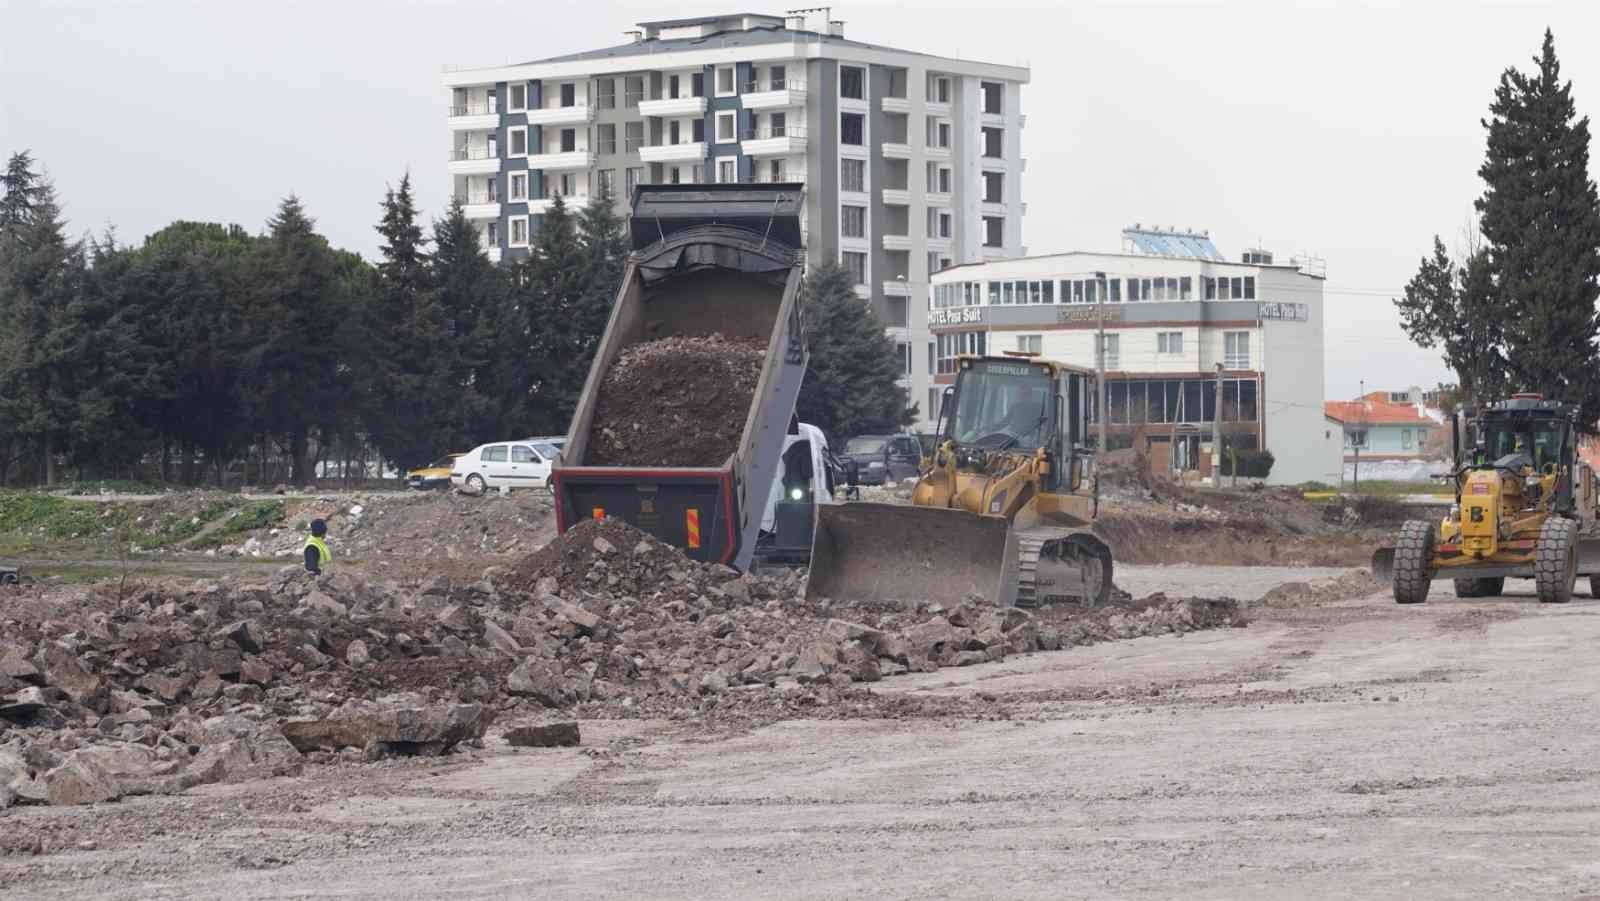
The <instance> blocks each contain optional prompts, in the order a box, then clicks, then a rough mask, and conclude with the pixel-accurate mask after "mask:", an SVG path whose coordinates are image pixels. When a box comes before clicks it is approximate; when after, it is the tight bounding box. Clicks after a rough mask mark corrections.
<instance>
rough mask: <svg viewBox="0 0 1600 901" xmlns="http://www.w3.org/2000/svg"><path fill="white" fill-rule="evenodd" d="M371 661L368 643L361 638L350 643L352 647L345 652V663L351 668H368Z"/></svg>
mask: <svg viewBox="0 0 1600 901" xmlns="http://www.w3.org/2000/svg"><path fill="white" fill-rule="evenodd" d="M371 660H372V656H371V655H370V654H368V653H367V643H366V642H364V641H362V640H361V639H359V638H357V639H356V640H355V641H352V642H350V646H349V647H347V648H345V650H344V662H345V663H348V664H350V665H351V666H366V665H367V663H368V662H370V661H371Z"/></svg>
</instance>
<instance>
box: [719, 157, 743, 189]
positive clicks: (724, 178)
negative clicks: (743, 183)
mask: <svg viewBox="0 0 1600 901" xmlns="http://www.w3.org/2000/svg"><path fill="white" fill-rule="evenodd" d="M737 162H738V161H737V160H717V181H718V182H720V183H721V184H725V185H726V184H731V183H732V182H736V181H738V180H739V173H738V166H737Z"/></svg>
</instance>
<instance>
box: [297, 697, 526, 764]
mask: <svg viewBox="0 0 1600 901" xmlns="http://www.w3.org/2000/svg"><path fill="white" fill-rule="evenodd" d="M493 721H494V711H492V710H490V709H488V708H487V707H483V706H482V705H479V704H450V705H434V706H427V707H418V706H396V705H392V704H386V703H383V702H377V701H360V700H355V701H349V702H346V703H345V704H344V705H343V706H342V707H340V708H339V709H337V710H335V711H334V712H333V713H330V714H329V715H328V716H326V717H323V718H322V719H301V720H290V721H289V722H287V723H285V724H284V725H283V734H284V737H285V738H287V739H288V740H289V743H290V744H292V745H294V747H295V749H296V750H298V751H300V752H302V753H304V752H306V751H318V750H338V749H339V748H369V749H375V753H376V754H377V755H378V756H386V755H392V754H393V755H425V756H431V755H435V754H441V753H444V752H446V751H448V750H450V749H451V748H452V747H454V746H455V745H456V744H458V743H460V742H463V741H467V740H469V739H480V738H482V737H483V733H484V731H485V730H486V729H488V727H489V724H490V723H491V722H493Z"/></svg>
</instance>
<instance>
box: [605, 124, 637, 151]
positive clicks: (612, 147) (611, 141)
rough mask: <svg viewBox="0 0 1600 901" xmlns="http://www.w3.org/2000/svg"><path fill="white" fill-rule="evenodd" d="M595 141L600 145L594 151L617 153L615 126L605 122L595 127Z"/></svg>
mask: <svg viewBox="0 0 1600 901" xmlns="http://www.w3.org/2000/svg"><path fill="white" fill-rule="evenodd" d="M641 124H642V123H641ZM595 139H596V141H597V142H598V143H599V145H600V146H599V147H597V148H595V149H596V150H597V151H599V152H600V153H616V152H617V126H616V125H615V124H613V123H610V122H607V123H604V124H602V125H599V126H596V127H595Z"/></svg>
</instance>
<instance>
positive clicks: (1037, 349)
mask: <svg viewBox="0 0 1600 901" xmlns="http://www.w3.org/2000/svg"><path fill="white" fill-rule="evenodd" d="M1017 350H1020V351H1022V352H1023V353H1028V354H1036V353H1042V352H1043V351H1044V336H1043V335H1018V336H1017Z"/></svg>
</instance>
